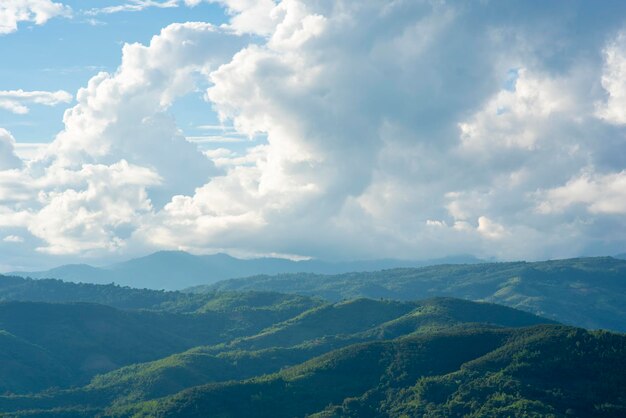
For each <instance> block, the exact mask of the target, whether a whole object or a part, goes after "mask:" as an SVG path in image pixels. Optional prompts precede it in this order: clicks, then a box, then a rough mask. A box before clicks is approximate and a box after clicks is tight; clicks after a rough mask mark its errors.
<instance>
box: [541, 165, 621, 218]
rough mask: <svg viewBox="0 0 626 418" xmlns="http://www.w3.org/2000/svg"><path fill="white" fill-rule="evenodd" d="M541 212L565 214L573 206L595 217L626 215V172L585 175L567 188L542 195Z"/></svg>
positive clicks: (568, 183)
mask: <svg viewBox="0 0 626 418" xmlns="http://www.w3.org/2000/svg"><path fill="white" fill-rule="evenodd" d="M541 194H542V196H543V197H542V202H541V203H540V204H539V207H538V210H539V211H540V212H543V213H554V212H562V211H564V210H565V209H567V208H568V207H570V206H572V205H583V206H584V207H585V208H586V209H587V210H588V211H589V212H590V213H594V214H614V215H624V214H626V170H622V171H620V172H619V173H609V174H604V175H603V174H598V173H593V174H589V173H583V174H582V175H580V176H577V177H575V178H572V179H571V180H570V181H568V182H567V184H565V185H564V186H561V187H556V188H554V189H550V190H546V191H544V192H542V193H541Z"/></svg>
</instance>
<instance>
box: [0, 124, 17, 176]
mask: <svg viewBox="0 0 626 418" xmlns="http://www.w3.org/2000/svg"><path fill="white" fill-rule="evenodd" d="M21 165H22V161H21V160H20V159H19V158H18V157H17V155H15V138H13V135H11V133H10V132H9V131H7V130H6V129H3V128H0V171H3V170H9V169H13V168H19V167H21Z"/></svg>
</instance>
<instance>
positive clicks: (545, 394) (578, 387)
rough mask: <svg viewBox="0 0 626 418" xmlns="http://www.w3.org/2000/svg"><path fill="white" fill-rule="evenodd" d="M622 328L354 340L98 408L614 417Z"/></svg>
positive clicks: (234, 413)
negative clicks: (284, 365) (292, 361)
mask: <svg viewBox="0 0 626 418" xmlns="http://www.w3.org/2000/svg"><path fill="white" fill-rule="evenodd" d="M625 359H626V336H623V335H617V334H610V333H605V332H599V333H597V332H596V333H592V332H588V331H584V330H581V329H575V328H570V327H563V326H545V325H544V326H537V327H533V328H526V329H521V330H511V329H493V328H470V329H467V328H452V329H448V330H445V331H440V332H434V333H429V334H421V335H416V336H410V337H404V338H400V339H395V340H391V341H377V342H369V343H363V344H357V345H352V346H349V347H346V348H342V349H339V350H336V351H333V352H330V353H328V354H326V355H323V356H320V357H317V358H314V359H312V360H309V361H307V362H305V363H303V364H301V365H298V366H295V367H292V368H289V369H286V370H283V371H281V372H279V373H277V374H273V375H268V376H264V377H259V378H255V379H250V380H245V381H239V382H224V383H213V384H208V385H203V386H199V387H195V388H192V389H188V390H185V391H182V392H180V393H179V394H176V395H173V396H169V397H165V398H162V399H159V400H156V401H150V402H145V403H140V404H137V405H133V406H131V407H119V408H113V409H110V410H109V411H108V413H107V414H105V416H115V417H119V416H134V417H144V416H145V417H148V416H149V417H168V416H169V417H172V416H177V417H183V416H184V417H201V416H206V413H207V412H208V411H211V416H219V417H241V416H255V417H304V416H308V415H311V414H317V415H316V416H319V417H322V416H324V417H329V416H335V417H365V416H373V417H377V416H381V417H383V416H430V417H441V416H475V417H484V416H502V417H505V416H514V417H522V416H529V417H532V416H535V417H543V416H554V417H557V416H578V417H595V416H598V417H601V416H602V417H609V416H612V417H618V416H623V415H620V414H623V412H624V411H625V410H626V409H624V408H626V398H625V397H624V393H626V375H625V374H624V373H623V370H624V367H625V366H626V360H625Z"/></svg>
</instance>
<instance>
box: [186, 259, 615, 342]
mask: <svg viewBox="0 0 626 418" xmlns="http://www.w3.org/2000/svg"><path fill="white" fill-rule="evenodd" d="M189 290H190V291H193V292H198V293H201V292H203V291H212V292H214V291H225V290H231V291H247V290H263V291H274V292H282V293H294V294H301V295H308V296H317V297H320V298H323V299H327V300H341V299H351V298H356V297H369V298H381V297H383V298H389V299H396V300H414V299H422V298H428V297H433V296H450V297H458V298H463V299H470V300H477V301H488V302H494V303H500V304H503V305H506V306H510V307H513V308H517V309H522V310H525V311H528V312H532V313H535V314H538V315H541V316H545V317H548V318H551V319H554V320H557V321H559V322H564V323H567V324H570V325H576V326H582V327H585V328H602V329H611V330H616V331H620V332H625V331H626V260H620V259H616V258H612V257H593V258H575V259H568V260H551V261H540V262H532V263H531V262H507V263H486V264H473V265H439V266H429V267H422V268H414V269H393V270H385V271H378V272H363V273H346V274H339V275H314V274H285V275H278V276H256V277H247V278H242V279H230V280H226V281H222V282H218V283H216V284H214V285H209V286H204V287H196V288H192V289H189Z"/></svg>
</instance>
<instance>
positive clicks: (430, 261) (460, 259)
mask: <svg viewBox="0 0 626 418" xmlns="http://www.w3.org/2000/svg"><path fill="white" fill-rule="evenodd" d="M171 253H174V254H184V255H190V256H193V257H215V256H226V257H228V258H229V259H232V260H236V261H256V260H281V261H289V262H293V263H302V262H304V263H306V262H319V263H322V264H327V265H350V264H358V263H376V262H379V263H380V262H397V263H402V262H406V263H407V265H406V266H404V267H402V266H401V265H400V267H392V268H423V267H432V266H442V265H448V264H450V265H463V264H467V265H474V264H496V263H543V262H550V261H567V260H576V259H588V258H607V257H608V258H614V259H616V260H624V259H626V252H624V253H617V254H600V255H577V256H573V257H565V258H547V259H535V260H524V259H509V260H498V259H494V258H491V259H483V258H478V257H476V256H474V255H472V254H453V255H448V256H444V257H438V258H413V259H401V258H378V259H375V258H372V259H346V260H327V259H318V258H297V259H292V258H288V257H279V256H271V255H267V256H264V255H261V256H257V257H237V256H235V255H232V254H228V253H226V252H217V253H192V252H188V251H183V250H158V251H154V252H151V253H147V254H143V255H139V256H137V257H132V258H123V259H120V260H117V261H115V262H112V263H106V264H95V263H94V264H90V263H88V262H80V263H66V264H56V265H51V266H48V267H44V268H42V269H39V270H26V269H17V270H2V271H0V275H10V274H18V275H19V274H23V273H46V272H50V271H53V270H57V269H62V268H65V267H83V266H84V267H90V268H96V269H104V270H107V269H110V268H112V267H116V266H118V265H123V264H126V263H129V262H134V261H139V260H145V259H150V258H154V257H155V256H159V255H162V254H171ZM411 263H413V264H416V263H424V264H423V265H418V266H412V265H411ZM173 267H176V266H173ZM178 267H182V266H178ZM363 271H366V272H370V271H379V270H376V269H374V270H363ZM279 274H280V273H279ZM322 274H324V273H322ZM325 274H336V273H325ZM269 275H272V274H269ZM51 278H55V277H51ZM85 283H89V281H87V282H85Z"/></svg>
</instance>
